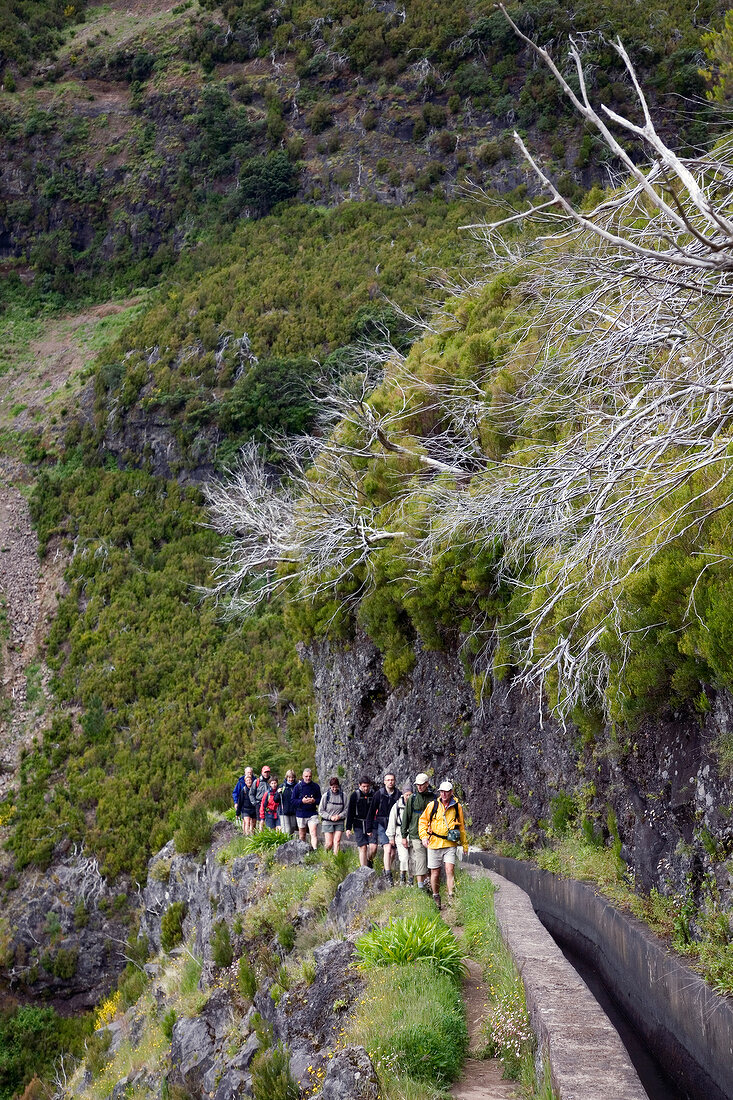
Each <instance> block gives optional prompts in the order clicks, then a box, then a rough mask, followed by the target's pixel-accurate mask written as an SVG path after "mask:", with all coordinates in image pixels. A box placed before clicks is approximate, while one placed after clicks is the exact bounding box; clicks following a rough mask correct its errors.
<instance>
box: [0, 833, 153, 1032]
mask: <svg viewBox="0 0 733 1100" xmlns="http://www.w3.org/2000/svg"><path fill="white" fill-rule="evenodd" d="M18 877H19V883H18V886H17V888H16V889H14V890H13V891H12V892H10V893H9V894H8V896H7V898H6V900H5V903H4V907H3V916H4V917H5V919H6V920H7V926H8V930H9V933H10V938H9V942H8V951H7V958H8V960H9V961H8V963H7V964H6V967H5V969H4V974H3V977H4V980H5V982H6V983H7V985H8V986H9V987H10V989H11V990H12V991H13V992H14V993H17V994H18V995H19V996H20V997H21V998H25V997H28V996H32V997H33V999H34V1000H35V999H37V998H43V999H44V1000H47V1001H50V1002H52V1003H54V1004H55V1005H57V1006H58V1007H59V1008H60V1009H61V1010H62V1011H73V1012H79V1011H82V1010H84V1009H88V1008H92V1007H93V1006H94V1005H96V1004H98V1003H99V1001H100V1000H102V999H103V998H104V997H105V996H106V995H107V993H108V992H109V990H110V988H111V987H112V986H113V985H114V983H115V982H116V980H117V978H118V977H119V975H120V973H121V971H122V970H123V969H124V966H125V959H124V957H123V953H124V945H125V941H126V940H127V937H128V935H129V928H128V926H127V923H126V920H125V916H126V910H127V909H128V906H131V905H132V904H133V902H132V900H131V899H126V898H125V887H126V884H125V883H124V882H123V881H118V883H117V884H116V887H115V888H113V887H112V886H111V885H110V884H109V883H108V882H107V880H106V879H105V878H104V877H103V876H102V875H101V873H100V871H99V867H98V865H97V861H96V859H94V858H93V857H90V856H87V855H85V854H84V853H83V852H79V851H72V852H70V853H68V854H67V855H65V856H64V857H63V858H59V859H56V860H54V862H53V863H52V864H51V865H50V867H48V868H47V869H46V870H45V871H43V872H39V871H35V870H31V869H27V870H25V871H23V872H21V874H20V875H19V876H18ZM128 889H129V886H128ZM120 903H124V904H122V905H120Z"/></svg>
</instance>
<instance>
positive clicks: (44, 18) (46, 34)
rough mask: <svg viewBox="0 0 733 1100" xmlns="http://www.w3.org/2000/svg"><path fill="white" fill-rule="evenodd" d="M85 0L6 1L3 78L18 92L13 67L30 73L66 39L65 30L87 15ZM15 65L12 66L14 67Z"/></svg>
mask: <svg viewBox="0 0 733 1100" xmlns="http://www.w3.org/2000/svg"><path fill="white" fill-rule="evenodd" d="M85 8H86V0H76V2H75V3H73V4H69V3H67V0H6V2H5V3H4V4H3V5H2V8H1V9H0V77H2V76H3V73H4V74H5V76H4V82H5V88H6V90H7V91H15V80H14V79H13V76H12V70H13V69H14V68H16V66H17V67H19V68H20V69H21V70H22V71H23V72H27V71H28V68H29V66H30V63H31V62H32V61H34V60H35V59H36V58H39V57H44V56H46V55H48V54H50V53H52V52H53V50H54V49H55V48H56V47H57V46H58V45H59V44H60V43H61V42H62V41H63V31H64V29H65V28H68V27H71V26H72V25H73V24H74V23H76V22H77V20H79V19H83V18H84V9H85ZM11 65H12V67H11Z"/></svg>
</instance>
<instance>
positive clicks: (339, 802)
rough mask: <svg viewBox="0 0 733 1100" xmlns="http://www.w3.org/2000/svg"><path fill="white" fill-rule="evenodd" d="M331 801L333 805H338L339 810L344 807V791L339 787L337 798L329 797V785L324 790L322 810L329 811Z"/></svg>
mask: <svg viewBox="0 0 733 1100" xmlns="http://www.w3.org/2000/svg"><path fill="white" fill-rule="evenodd" d="M331 802H333V804H334V806H338V808H339V810H345V809H346V799H345V798H344V792H343V791H342V790H341V789H339V793H338V798H334V799H332V798H331V788H330V787H329V789H328V790H327V791H326V802H325V806H324V812H325V813H326V814H327V813H328V812H329V811H328V807H329V805H330V804H331Z"/></svg>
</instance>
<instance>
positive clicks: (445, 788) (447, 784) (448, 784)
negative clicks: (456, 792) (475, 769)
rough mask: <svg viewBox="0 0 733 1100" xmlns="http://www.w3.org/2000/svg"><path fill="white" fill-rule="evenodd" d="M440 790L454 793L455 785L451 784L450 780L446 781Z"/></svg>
mask: <svg viewBox="0 0 733 1100" xmlns="http://www.w3.org/2000/svg"><path fill="white" fill-rule="evenodd" d="M438 790H439V791H452V790H453V784H452V783H451V781H450V779H444V780H443V782H442V783H441V784H440V786H439V787H438Z"/></svg>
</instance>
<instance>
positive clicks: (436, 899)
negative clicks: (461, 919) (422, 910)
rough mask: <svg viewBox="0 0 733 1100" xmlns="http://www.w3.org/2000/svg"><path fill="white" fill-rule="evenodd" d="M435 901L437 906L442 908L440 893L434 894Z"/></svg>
mask: <svg viewBox="0 0 733 1100" xmlns="http://www.w3.org/2000/svg"><path fill="white" fill-rule="evenodd" d="M433 901H434V902H435V908H436V909H438V910H439V909H440V894H433Z"/></svg>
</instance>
